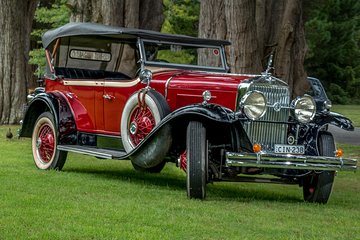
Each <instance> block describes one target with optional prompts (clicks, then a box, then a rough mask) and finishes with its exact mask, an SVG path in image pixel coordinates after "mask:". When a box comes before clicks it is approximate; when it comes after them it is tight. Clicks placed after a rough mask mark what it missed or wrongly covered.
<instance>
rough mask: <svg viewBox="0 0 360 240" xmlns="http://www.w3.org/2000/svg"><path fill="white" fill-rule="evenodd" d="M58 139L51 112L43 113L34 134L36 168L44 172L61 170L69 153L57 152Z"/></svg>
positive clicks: (33, 150)
mask: <svg viewBox="0 0 360 240" xmlns="http://www.w3.org/2000/svg"><path fill="white" fill-rule="evenodd" d="M57 145H58V139H57V131H56V127H55V121H54V117H53V115H52V114H51V113H49V112H44V113H42V114H41V115H40V116H39V117H38V119H37V120H36V123H35V126H34V130H33V134H32V152H33V157H34V162H35V165H36V167H38V168H39V169H43V170H48V169H56V170H61V169H62V168H63V166H64V164H65V161H66V157H67V152H64V151H59V150H57Z"/></svg>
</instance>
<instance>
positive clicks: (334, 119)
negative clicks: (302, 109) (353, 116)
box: [313, 112, 354, 131]
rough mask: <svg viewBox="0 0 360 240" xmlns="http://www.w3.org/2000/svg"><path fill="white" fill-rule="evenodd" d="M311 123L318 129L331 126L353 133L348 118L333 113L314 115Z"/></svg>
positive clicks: (352, 127)
mask: <svg viewBox="0 0 360 240" xmlns="http://www.w3.org/2000/svg"><path fill="white" fill-rule="evenodd" d="M313 122H314V123H315V124H316V125H318V126H320V127H323V126H325V125H329V124H331V125H334V126H336V127H339V128H342V129H344V130H347V131H354V125H353V123H352V121H351V120H350V119H349V118H347V117H345V116H343V115H341V114H338V113H335V112H325V113H319V114H316V116H315V118H314V121H313Z"/></svg>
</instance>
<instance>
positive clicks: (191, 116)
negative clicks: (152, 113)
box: [128, 104, 252, 156]
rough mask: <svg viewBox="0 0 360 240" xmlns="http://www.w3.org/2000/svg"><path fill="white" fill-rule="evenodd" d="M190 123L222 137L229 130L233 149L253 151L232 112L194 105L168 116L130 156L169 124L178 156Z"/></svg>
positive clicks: (182, 148) (204, 105) (213, 106)
mask: <svg viewBox="0 0 360 240" xmlns="http://www.w3.org/2000/svg"><path fill="white" fill-rule="evenodd" d="M190 121H200V122H202V123H204V125H205V127H206V128H207V129H208V130H210V131H211V132H216V133H219V134H220V135H221V134H224V133H225V132H224V129H226V130H229V135H230V136H231V140H229V141H231V143H232V144H233V145H234V146H233V148H236V149H239V147H243V148H244V149H246V150H249V151H252V150H251V149H252V148H251V143H250V140H249V139H248V137H247V135H246V133H245V131H244V129H243V128H242V125H241V122H240V120H239V118H238V117H236V115H235V113H234V112H233V111H232V110H230V109H228V108H225V107H222V106H219V105H214V104H194V105H189V106H185V107H182V108H179V109H177V110H175V111H173V112H172V113H170V114H169V115H167V116H166V117H165V118H164V119H162V121H161V122H160V123H159V124H158V125H157V126H156V127H155V128H154V129H153V131H152V132H151V133H150V134H149V135H147V136H146V138H145V139H144V140H143V141H142V142H141V143H140V144H139V145H138V146H137V147H136V148H135V149H133V150H132V151H131V152H130V153H129V154H128V156H131V155H133V154H136V152H137V151H139V149H141V148H142V147H144V146H145V145H146V144H151V143H152V141H153V138H156V137H157V134H161V129H162V128H163V127H164V126H166V125H169V124H170V125H171V126H172V134H173V146H172V150H174V147H175V148H178V149H177V150H175V151H176V152H177V154H178V153H179V151H181V150H184V149H185V143H186V141H185V139H186V128H187V125H188V123H189V122H190ZM215 135H216V134H215Z"/></svg>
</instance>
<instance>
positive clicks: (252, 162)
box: [226, 152, 357, 171]
mask: <svg viewBox="0 0 360 240" xmlns="http://www.w3.org/2000/svg"><path fill="white" fill-rule="evenodd" d="M226 165H227V166H229V167H258V168H284V169H303V170H320V171H321V170H326V171H337V170H342V171H355V170H356V169H357V160H355V159H345V158H336V157H324V156H304V155H291V154H286V155H281V154H273V153H263V152H262V153H258V154H256V153H245V152H239V153H235V152H226Z"/></svg>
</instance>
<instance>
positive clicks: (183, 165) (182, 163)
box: [180, 151, 187, 172]
mask: <svg viewBox="0 0 360 240" xmlns="http://www.w3.org/2000/svg"><path fill="white" fill-rule="evenodd" d="M186 168H187V158H186V151H184V152H183V153H182V154H180V169H181V170H183V171H184V172H186Z"/></svg>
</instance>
